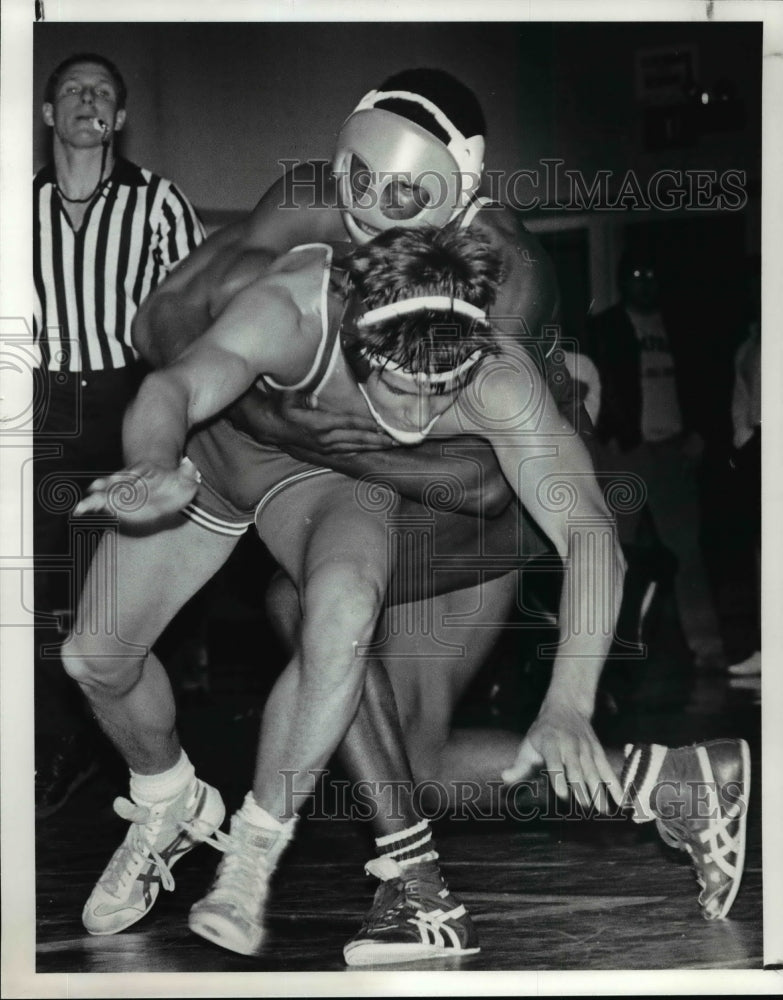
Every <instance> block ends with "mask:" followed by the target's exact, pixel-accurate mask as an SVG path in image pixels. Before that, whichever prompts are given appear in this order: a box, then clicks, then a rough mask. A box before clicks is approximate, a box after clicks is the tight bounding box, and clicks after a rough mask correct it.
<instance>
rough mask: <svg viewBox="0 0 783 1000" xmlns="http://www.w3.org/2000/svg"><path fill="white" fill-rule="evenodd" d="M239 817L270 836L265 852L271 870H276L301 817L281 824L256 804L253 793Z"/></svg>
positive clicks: (249, 794) (244, 803)
mask: <svg viewBox="0 0 783 1000" xmlns="http://www.w3.org/2000/svg"><path fill="white" fill-rule="evenodd" d="M237 816H240V817H241V818H242V819H243V820H244V821H245V822H246V823H249V824H250V825H251V826H254V827H256V828H257V829H258V830H263V831H264V832H265V833H267V834H269V837H268V840H269V847H268V849H265V850H266V853H267V855H268V857H267V861H268V863H269V867H270V870H271V869H274V867H275V865H276V864H277V862H278V860H279V858H280V855H281V854H282V853H283V851H284V850H285V848H286V847H287V846H288V844H289V842H290V841H291V840H292V838H293V836H294V833H295V832H296V821H297V819H298V818H299V817H298V816H293V817H292V818H291V819H289V820H287V821H286V822H285V823H281V822H280V820H279V819H277V818H276V817H274V816H273V815H272V814H271V813H269V812H267V810H266V809H264V808H263V806H260V805H259V804H258V803H257V802H256V800H255V798H254V797H253V793H252V792H248V793H247V795H246V796H245V798H244V801H243V802H242V805H241V807H240V808H239V809H238V811H237ZM265 839H267V838H265Z"/></svg>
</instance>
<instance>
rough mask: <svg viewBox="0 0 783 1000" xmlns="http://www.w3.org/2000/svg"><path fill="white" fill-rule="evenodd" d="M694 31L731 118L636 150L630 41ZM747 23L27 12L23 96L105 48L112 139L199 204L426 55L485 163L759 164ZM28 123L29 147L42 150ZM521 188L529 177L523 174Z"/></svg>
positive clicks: (751, 169) (247, 178)
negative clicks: (119, 79) (334, 20)
mask: <svg viewBox="0 0 783 1000" xmlns="http://www.w3.org/2000/svg"><path fill="white" fill-rule="evenodd" d="M689 44H694V45H695V46H696V47H697V60H698V61H697V70H698V75H699V78H700V81H701V82H703V83H704V84H705V85H712V84H714V83H715V82H716V81H717V80H719V79H720V78H722V77H728V78H730V80H731V81H733V83H734V84H735V85H736V88H737V91H738V93H739V94H740V96H741V97H742V99H743V101H744V102H745V106H746V109H747V111H748V114H747V116H746V124H745V125H744V127H742V128H739V129H737V130H734V131H731V132H724V133H714V134H709V135H703V136H701V137H700V138H699V139H698V141H696V142H694V143H691V144H689V145H683V146H681V147H679V148H671V149H666V150H657V151H654V150H650V149H648V148H646V143H645V140H644V134H643V113H642V109H641V107H640V105H639V103H638V101H637V99H636V97H635V93H634V58H635V54H636V52H637V51H638V50H639V49H644V48H649V47H654V46H660V45H674V46H677V45H679V46H683V45H689ZM760 47H761V28H760V26H759V25H752V24H747V25H745V24H726V23H722V24H693V23H673V24H670V23H661V24H659V23H647V24H637V23H624V24H622V23H621V24H601V23H591V24H558V25H550V24H524V25H520V24H515V23H500V24H498V23H492V24H484V23H463V24H444V23H362V24H358V23H350V24H317V23H316V24H313V23H310V24H270V23H261V24H259V23H249V24H203V23H202V24H175V23H171V24H168V23H150V24H143V23H132V24H117V23H103V24H88V23H70V24H69V23H51V22H50V23H46V22H44V23H42V24H38V25H36V28H35V37H34V48H35V51H34V74H35V75H34V97H35V104H36V121H37V122H39V121H40V113H39V108H40V95H41V92H42V89H43V84H44V81H45V79H46V76H47V74H48V73H49V71H50V70H51V69H52V68H53V66H54V65H55V64H56V63H57V62H58V61H59V60H60V59H62V58H64V57H65V56H67V55H69V54H71V53H72V52H74V51H81V50H85V49H87V50H95V51H98V52H101V53H104V54H105V55H107V56H109V57H110V58H112V59H114V60H115V62H117V64H118V65H119V67H120V68H121V70H122V72H123V73H124V75H125V76H126V79H127V82H128V85H129V90H130V99H129V122H128V126H127V132H126V136H125V140H124V151H125V153H126V155H128V156H129V157H130V158H131V159H135V160H138V161H141V162H143V163H144V164H145V165H147V166H149V167H150V168H152V169H154V170H157V171H159V172H161V173H163V174H165V175H168V176H171V177H173V178H175V179H176V180H177V181H178V182H180V183H181V185H182V187H183V188H184V190H185V191H186V192H187V193H188V195H189V196H190V198H191V199H192V200H193V202H194V203H195V204H196V205H197V206H198V207H199V208H201V209H214V210H221V211H224V210H229V211H230V210H245V209H248V208H250V207H252V205H253V204H255V202H256V200H257V199H258V197H259V195H260V194H261V193H262V192H263V191H264V190H265V189H266V188H267V187H268V186H269V184H270V183H272V181H274V180H275V179H276V178H277V177H278V176H279V172H280V167H279V165H278V160H279V159H280V158H284V157H285V158H297V157H300V158H311V157H313V156H320V157H329V156H330V154H331V151H332V145H333V142H334V137H335V135H336V132H337V130H338V129H339V127H340V125H341V123H342V121H343V120H344V118H345V117H346V116H347V114H348V113H349V112H350V110H351V109H352V108H353V107H354V105H355V104H356V102H357V101H358V99H359V98H360V97H361V96H362V95H363V94H364V93H365V92H366V91H367V90H369V89H371V88H372V87H374V86H375V85H377V84H378V83H380V82H381V81H382V80H383V79H384V77H386V76H387V75H389V74H391V73H393V72H396V71H398V70H400V69H403V68H406V67H410V66H427V65H432V66H438V67H440V68H443V69H446V70H449V71H451V72H453V73H455V74H456V75H457V76H459V77H460V78H461V79H463V80H464V81H465V82H466V83H467V84H468V85H469V86H471V87H472V88H473V89H474V90H475V91H476V93H477V94H478V96H479V98H480V100H481V102H482V104H483V106H484V109H485V112H486V114H487V118H488V123H489V143H488V157H487V166H488V167H491V168H493V169H496V170H503V171H513V170H515V169H517V168H519V167H527V168H534V167H535V166H536V165H537V164H539V162H540V161H541V160H542V159H544V158H548V157H559V158H561V159H563V160H564V161H565V166H566V167H567V168H569V169H574V170H581V171H583V172H584V173H585V174H586V175H588V176H589V175H592V174H594V172H595V171H596V170H599V169H603V170H609V171H612V173H613V175H615V179H618V178H620V177H621V176H622V175H623V174H624V172H625V171H626V170H627V169H628V168H633V169H634V170H635V171H636V172H637V174H638V176H639V177H640V178H641V179H642V180H644V178H646V177H647V176H649V174H650V173H652V172H653V171H655V170H659V169H662V168H669V169H694V168H705V167H706V168H712V169H716V170H718V171H720V170H724V169H726V168H731V169H738V170H746V171H747V172H748V175H749V179H750V181H751V183H752V184H755V185H756V189H757V188H758V182H759V175H760V161H759V156H760V111H759V109H760V81H761V48H760ZM46 140H47V137H46V130H45V128H44V127H43V126H42V125H41V126H40V127H38V128H37V130H36V134H35V150H34V154H35V155H34V162H35V165H36V166H39V165H40V164H41V163H42V162H43V160H44V158H45V156H46V150H47V143H46ZM525 190H526V191H527V190H529V189H525Z"/></svg>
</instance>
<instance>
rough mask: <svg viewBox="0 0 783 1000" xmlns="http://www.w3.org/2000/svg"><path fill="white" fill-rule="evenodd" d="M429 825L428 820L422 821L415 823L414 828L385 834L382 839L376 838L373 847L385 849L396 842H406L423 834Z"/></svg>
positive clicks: (410, 827)
mask: <svg viewBox="0 0 783 1000" xmlns="http://www.w3.org/2000/svg"><path fill="white" fill-rule="evenodd" d="M429 825H430V824H429V820H426V819H423V820H421V821H420V822H418V823H416V824H415V826H409V827H407V828H406V829H405V830H400V831H399V832H397V833H387V834H385V835H384V836H383V837H376V838H375V845H376V847H385V846H386V845H387V844H394V843H395V842H396V841H398V840H408V838H409V837H415V836H417V835H418V834H420V833H424V831H425V830H426V829H427V828H428V827H429ZM384 853H386V852H384Z"/></svg>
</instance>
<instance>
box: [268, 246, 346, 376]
mask: <svg viewBox="0 0 783 1000" xmlns="http://www.w3.org/2000/svg"><path fill="white" fill-rule="evenodd" d="M331 265H332V248H331V247H330V246H329V244H328V243H304V244H302V245H301V246H297V247H294V248H293V249H292V250H289V251H288V253H286V254H284V255H283V256H282V257H280V258H279V259H278V261H276V262H275V265H274V271H275V273H276V274H278V275H280V278H281V280H284V281H285V284H286V287H287V288H288V289H289V291H290V292H291V294H292V295H293V297H294V301H295V302H296V303H297V305H299V306H300V307H301V308H302V311H303V312H309V313H315V314H316V315H317V316H318V317H319V321H320V324H321V334H320V337H319V341H318V348H317V350H316V353H315V357H314V358H313V363H312V365H311V366H310V369H309V371H308V372H307V374H306V375H305V376H304V377H303V378H301V379H300V380H299V381H298V382H295V383H294V384H293V385H281V384H280V383H279V382H276V381H275V380H274V379H272V378H269V377H268V376H266V377H264V378H263V379H262V382H263V384H264V385H265V386H267V387H268V388H271V389H278V390H281V391H289V392H290V391H298V392H315V391H317V389H318V388H319V387H320V386H321V385H322V384H323V382H324V380H325V378H326V376H327V374H328V371H329V370H330V368H331V366H332V364H333V353H334V342H335V341H336V340H337V333H338V329H339V323H330V321H329V308H328V292H329V277H330V273H331ZM332 326H334V327H335V329H334V330H332V329H330V328H331V327H332Z"/></svg>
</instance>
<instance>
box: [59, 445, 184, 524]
mask: <svg viewBox="0 0 783 1000" xmlns="http://www.w3.org/2000/svg"><path fill="white" fill-rule="evenodd" d="M199 480H200V476H199V473H198V471H197V470H196V467H195V465H193V463H192V462H191V461H190V459H189V458H183V459H182V461H181V462H180V464H179V467H178V468H176V469H164V468H162V467H161V466H158V465H153V464H152V463H151V462H149V463H148V462H139V463H138V464H136V465H132V466H130V467H129V468H127V469H121V470H120V471H119V472H115V473H113V474H112V475H111V476H106V477H104V478H102V479H96V480H95V481H94V482H93V483H91V484H90V486H89V487H88V488H87V496H86V497H85V498H84V499H83V500H81V501H80V502H79V503H78V504H77V505H76V507H75V508H74V514H76V515H83V514H95V513H104V514H112V515H113V516H115V517H116V518H117V519H118V520H119V522H120V524H128V525H138V526H143V525H148V524H153V523H154V522H155V521H158V520H159V519H160V518H162V517H166V516H167V515H170V514H174V513H176V512H177V511H180V510H182V508H183V507H185V506H187V504H188V503H190V501H191V500H192V499H193V497H194V496H195V495H196V491H197V490H198V484H199Z"/></svg>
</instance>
